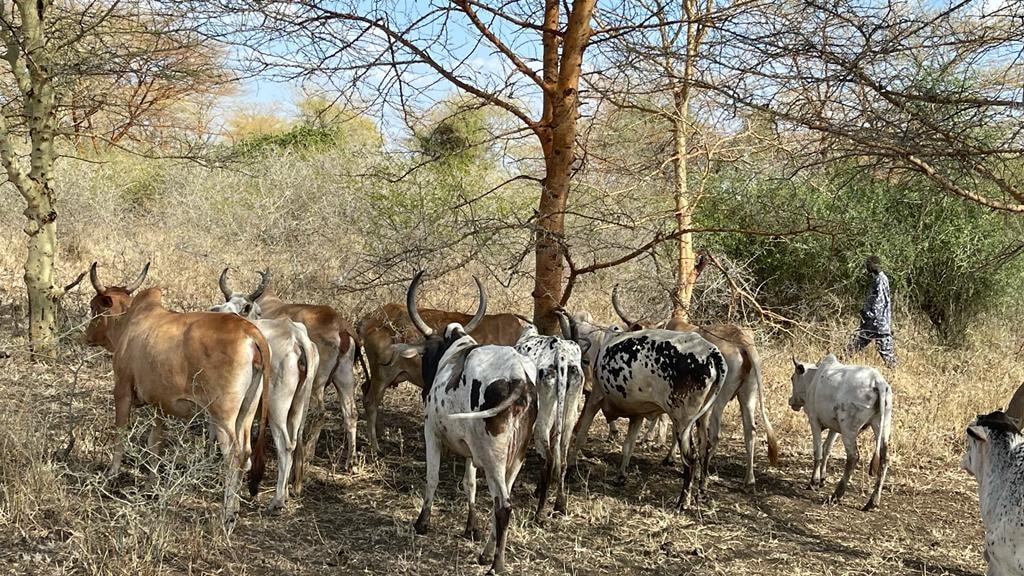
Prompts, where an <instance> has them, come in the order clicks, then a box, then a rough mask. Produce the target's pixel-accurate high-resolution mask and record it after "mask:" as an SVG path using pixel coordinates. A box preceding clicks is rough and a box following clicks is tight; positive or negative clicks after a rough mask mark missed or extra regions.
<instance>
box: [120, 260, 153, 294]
mask: <svg viewBox="0 0 1024 576" xmlns="http://www.w3.org/2000/svg"><path fill="white" fill-rule="evenodd" d="M146 274H149V262H146V265H145V266H143V267H142V272H139V275H138V277H136V278H135V280H132V282H131V284H128V285H127V286H125V287H124V289H125V291H126V292H128V293H129V294H131V293H132V292H135V291H136V290H138V289H139V286H142V283H143V282H144V281H145V280H146Z"/></svg>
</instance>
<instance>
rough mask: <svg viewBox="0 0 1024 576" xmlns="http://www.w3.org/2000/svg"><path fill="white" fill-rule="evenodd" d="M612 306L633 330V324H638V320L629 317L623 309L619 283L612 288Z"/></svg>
mask: <svg viewBox="0 0 1024 576" xmlns="http://www.w3.org/2000/svg"><path fill="white" fill-rule="evenodd" d="M612 308H614V309H615V313H616V314H618V315H619V318H620V319H622V321H623V322H625V323H626V327H627V328H629V329H630V330H632V329H633V326H634V325H636V322H633V321H632V320H630V319H629V317H627V316H626V313H625V312H623V311H622V303H620V302H619V285H618V284H616V285H615V287H614V288H612Z"/></svg>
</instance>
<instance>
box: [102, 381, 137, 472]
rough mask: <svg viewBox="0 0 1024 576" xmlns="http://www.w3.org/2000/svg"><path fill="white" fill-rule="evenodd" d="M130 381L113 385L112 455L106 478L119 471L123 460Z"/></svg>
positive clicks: (130, 405) (128, 413)
mask: <svg viewBox="0 0 1024 576" xmlns="http://www.w3.org/2000/svg"><path fill="white" fill-rule="evenodd" d="M131 386H132V384H131V382H130V381H127V380H125V379H118V381H117V382H116V383H115V385H114V428H115V439H114V453H113V455H112V456H111V458H110V467H109V468H107V476H109V477H111V478H112V477H114V476H117V473H118V472H120V470H121V461H122V460H123V459H124V439H125V436H126V435H127V428H128V420H129V418H130V417H131V413H132V402H133V392H132V388H131Z"/></svg>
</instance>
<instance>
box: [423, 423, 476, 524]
mask: <svg viewBox="0 0 1024 576" xmlns="http://www.w3.org/2000/svg"><path fill="white" fill-rule="evenodd" d="M423 437H424V440H426V445H427V446H426V447H427V487H426V490H424V492H423V508H421V509H420V515H419V517H418V518H416V524H414V525H413V527H414V528H415V529H416V533H417V534H426V533H427V530H428V529H429V528H430V508H431V506H432V505H433V504H434V492H436V491H437V483H438V478H439V475H440V471H441V441H440V439H439V438H437V435H436V434H435V433H434V430H433V426H431V425H430V422H429V421H428V422H427V426H425V427H424V431H423ZM474 483H475V481H474Z"/></svg>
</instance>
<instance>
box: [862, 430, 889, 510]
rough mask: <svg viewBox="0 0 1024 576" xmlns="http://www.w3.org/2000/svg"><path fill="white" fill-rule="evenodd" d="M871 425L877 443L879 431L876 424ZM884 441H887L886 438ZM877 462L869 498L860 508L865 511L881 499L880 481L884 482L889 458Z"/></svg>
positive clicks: (874, 506)
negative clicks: (877, 465)
mask: <svg viewBox="0 0 1024 576" xmlns="http://www.w3.org/2000/svg"><path fill="white" fill-rule="evenodd" d="M871 427H872V428H873V429H874V431H875V444H876V445H878V443H879V441H881V440H882V439H881V438H879V437H878V435H879V434H880V433H881V431H880V430H879V426H878V425H875V424H872V425H871ZM885 441H886V442H888V439H886V440H885ZM878 464H879V468H878V469H877V470H876V471H875V473H876V474H878V477H877V478H876V479H875V488H874V490H872V491H871V498H869V499H868V502H867V504H865V505H864V508H862V510H863V511H865V512H867V511H868V510H872V509H874V508H877V507H878V505H879V503H881V501H882V483H883V482H885V473H886V472H888V471H889V458H888V457H884V458H879V462H878Z"/></svg>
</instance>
